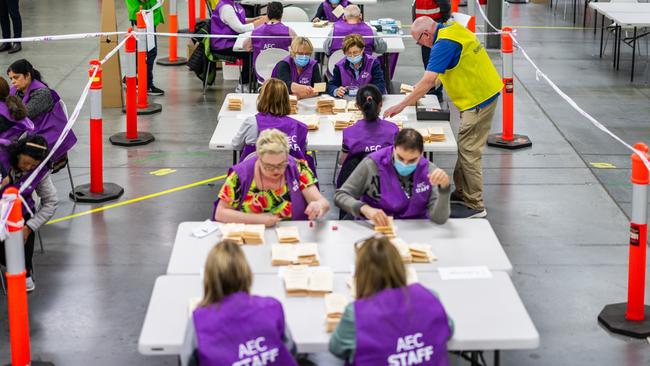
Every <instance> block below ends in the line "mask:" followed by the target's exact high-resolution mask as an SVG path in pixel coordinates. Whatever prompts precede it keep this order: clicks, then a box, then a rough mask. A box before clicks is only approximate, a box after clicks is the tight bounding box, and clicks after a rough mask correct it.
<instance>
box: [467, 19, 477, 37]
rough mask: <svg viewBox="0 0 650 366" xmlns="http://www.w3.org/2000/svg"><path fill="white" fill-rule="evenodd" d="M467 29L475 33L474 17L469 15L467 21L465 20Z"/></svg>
mask: <svg viewBox="0 0 650 366" xmlns="http://www.w3.org/2000/svg"><path fill="white" fill-rule="evenodd" d="M467 29H469V30H470V31H471V32H472V33H476V17H475V16H473V15H472V16H471V17H470V18H469V22H467Z"/></svg>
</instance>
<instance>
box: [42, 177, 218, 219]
mask: <svg viewBox="0 0 650 366" xmlns="http://www.w3.org/2000/svg"><path fill="white" fill-rule="evenodd" d="M225 177H226V175H225V174H224V175H220V176H218V177H213V178H209V179H204V180H201V181H198V182H194V183H190V184H186V185H184V186H180V187H175V188H170V189H166V190H164V191H160V192H156V193H152V194H148V195H146V196H141V197H136V198H132V199H130V200H126V201H122V202H117V203H113V204H110V205H106V206H102V207H97V208H93V209H92V210H88V211H83V212H79V213H76V214H72V215H68V216H64V217H60V218H58V219H54V220H50V221H49V222H48V223H47V225H49V224H56V223H57V222H61V221H66V220H71V219H74V218H76V217H80V216H85V215H90V214H93V213H96V212H102V211H106V210H110V209H112V208H117V207H122V206H126V205H130V204H132V203H136V202H141V201H145V200H148V199H151V198H156V197H160V196H164V195H166V194H170V193H174V192H178V191H182V190H185V189H188V188H193V187H196V186H200V185H204V184H207V183H211V182H216V181H218V180H221V179H224V178H225Z"/></svg>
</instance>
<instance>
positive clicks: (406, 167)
mask: <svg viewBox="0 0 650 366" xmlns="http://www.w3.org/2000/svg"><path fill="white" fill-rule="evenodd" d="M394 160H395V161H394V162H393V166H394V167H395V170H396V171H397V174H399V175H401V176H402V177H406V176H407V175H410V174H412V173H413V172H414V171H415V168H417V167H418V163H417V162H415V163H411V164H404V163H402V162H401V161H399V160H397V159H394Z"/></svg>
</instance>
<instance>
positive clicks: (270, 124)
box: [240, 113, 307, 161]
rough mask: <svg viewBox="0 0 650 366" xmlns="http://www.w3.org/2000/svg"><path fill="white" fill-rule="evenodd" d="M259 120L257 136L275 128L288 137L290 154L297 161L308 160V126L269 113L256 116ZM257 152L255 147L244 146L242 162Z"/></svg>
mask: <svg viewBox="0 0 650 366" xmlns="http://www.w3.org/2000/svg"><path fill="white" fill-rule="evenodd" d="M255 119H256V120H257V134H258V135H259V134H260V133H262V131H264V130H268V129H269V128H275V129H278V130H280V131H282V132H284V134H285V135H287V140H288V142H289V149H290V151H289V154H291V156H293V157H295V158H296V159H301V160H307V156H306V155H307V154H306V153H307V126H306V125H305V124H304V123H302V122H300V121H297V120H295V119H293V118H291V117H289V116H274V115H271V114H268V113H258V114H257V115H256V116H255ZM253 151H255V145H244V149H243V151H242V153H241V157H240V161H243V160H244V159H245V158H246V156H248V155H249V154H250V153H252V152H253Z"/></svg>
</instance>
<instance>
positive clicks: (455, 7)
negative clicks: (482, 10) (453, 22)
mask: <svg viewBox="0 0 650 366" xmlns="http://www.w3.org/2000/svg"><path fill="white" fill-rule="evenodd" d="M468 1H471V0H468ZM459 4H460V0H451V12H452V13H458V5H459Z"/></svg>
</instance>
